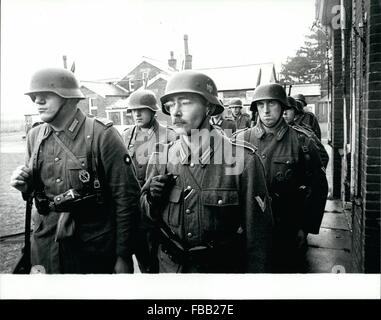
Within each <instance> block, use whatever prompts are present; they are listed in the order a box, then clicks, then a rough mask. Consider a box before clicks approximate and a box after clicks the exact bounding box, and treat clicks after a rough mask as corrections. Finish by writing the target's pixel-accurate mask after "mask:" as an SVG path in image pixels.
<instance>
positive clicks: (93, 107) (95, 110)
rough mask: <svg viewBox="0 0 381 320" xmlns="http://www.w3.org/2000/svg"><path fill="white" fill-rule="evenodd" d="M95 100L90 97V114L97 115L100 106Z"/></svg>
mask: <svg viewBox="0 0 381 320" xmlns="http://www.w3.org/2000/svg"><path fill="white" fill-rule="evenodd" d="M94 102H95V99H94V98H89V114H92V115H93V116H95V117H96V116H97V115H98V107H97V106H96V105H94Z"/></svg>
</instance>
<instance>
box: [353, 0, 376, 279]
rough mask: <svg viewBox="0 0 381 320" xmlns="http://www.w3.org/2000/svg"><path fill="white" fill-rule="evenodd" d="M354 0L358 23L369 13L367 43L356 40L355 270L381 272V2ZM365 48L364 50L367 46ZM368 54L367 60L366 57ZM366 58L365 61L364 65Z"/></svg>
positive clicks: (354, 52)
mask: <svg viewBox="0 0 381 320" xmlns="http://www.w3.org/2000/svg"><path fill="white" fill-rule="evenodd" d="M363 2H364V3H363V4H364V5H363V6H362V1H360V0H353V6H354V8H355V13H354V16H355V17H356V25H358V22H359V18H360V17H361V15H362V13H363V12H362V10H363V9H364V10H365V11H366V13H367V16H368V24H367V28H366V32H365V36H366V45H365V47H364V48H363V46H362V43H361V41H359V40H358V41H356V45H355V46H353V54H354V55H355V57H356V83H357V87H356V89H355V103H354V105H355V108H356V114H357V115H358V117H359V121H358V122H357V125H355V128H354V129H355V130H356V131H355V132H356V141H355V144H356V145H355V150H358V152H359V155H358V156H357V157H355V159H356V161H355V162H354V170H355V171H356V172H358V174H356V175H354V176H355V181H353V187H354V188H353V189H354V206H353V211H352V216H353V225H352V230H353V238H352V257H353V259H352V260H353V267H354V268H353V269H354V271H355V272H366V273H379V272H380V212H381V94H380V92H381V54H380V52H381V41H380V39H381V3H380V1H376V0H368V1H363ZM364 49H365V50H364ZM363 57H365V60H363ZM363 61H365V65H363Z"/></svg>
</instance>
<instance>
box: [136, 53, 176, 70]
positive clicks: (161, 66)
mask: <svg viewBox="0 0 381 320" xmlns="http://www.w3.org/2000/svg"><path fill="white" fill-rule="evenodd" d="M142 58H143V60H142V62H143V61H146V62H147V63H150V64H152V65H153V66H155V67H156V68H158V69H160V70H162V71H164V72H165V73H167V74H172V73H174V72H176V71H178V70H176V69H173V68H172V67H170V66H169V65H168V62H164V61H160V60H156V59H152V58H149V57H145V56H143V57H142Z"/></svg>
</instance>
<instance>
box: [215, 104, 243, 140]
mask: <svg viewBox="0 0 381 320" xmlns="http://www.w3.org/2000/svg"><path fill="white" fill-rule="evenodd" d="M219 101H220V103H221V105H222V106H223V105H224V104H223V102H222V100H219ZM209 122H210V124H211V125H212V126H214V127H217V128H220V129H221V130H222V133H224V134H226V136H227V137H229V138H230V137H231V136H232V134H233V133H234V132H236V130H237V127H236V125H235V122H234V121H233V120H231V119H226V118H225V117H224V113H223V112H221V113H219V114H216V115H214V116H211V117H210V120H209Z"/></svg>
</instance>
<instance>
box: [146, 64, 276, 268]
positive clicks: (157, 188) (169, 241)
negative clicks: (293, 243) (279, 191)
mask: <svg viewBox="0 0 381 320" xmlns="http://www.w3.org/2000/svg"><path fill="white" fill-rule="evenodd" d="M161 103H162V110H163V112H164V113H165V114H168V115H170V116H171V119H172V123H173V125H174V128H175V130H176V131H177V133H178V134H179V135H180V138H179V139H178V140H176V141H175V142H172V143H170V144H167V145H160V148H158V150H157V152H155V153H154V154H153V155H152V158H151V159H150V162H149V165H148V168H147V182H146V184H145V185H144V186H143V188H142V196H141V199H140V200H141V205H142V208H143V210H144V213H145V214H146V215H147V216H148V217H149V218H150V219H152V221H154V223H155V225H156V226H157V228H158V230H159V231H160V236H161V237H160V245H159V250H158V259H159V272H161V273H164V272H169V273H221V272H222V273H233V272H267V271H268V253H269V245H270V243H271V230H272V215H271V209H270V203H269V198H268V192H267V188H266V181H265V175H264V169H263V165H262V163H261V161H260V159H259V158H258V156H257V154H256V152H255V150H254V149H253V148H252V147H251V146H249V145H247V144H245V143H244V142H242V143H232V142H231V141H230V140H229V139H228V138H227V137H226V136H225V135H223V134H221V130H219V129H215V128H213V127H212V126H211V125H210V123H209V117H210V116H214V115H217V114H219V113H221V112H223V110H224V108H223V106H222V105H221V103H220V101H219V100H218V97H217V88H216V85H215V83H214V81H213V80H212V79H211V78H209V77H208V76H206V75H205V74H203V73H200V72H196V71H190V70H187V71H182V72H179V73H177V74H175V75H174V76H172V78H170V79H169V81H168V83H167V86H166V90H165V94H164V96H162V97H161Z"/></svg>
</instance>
